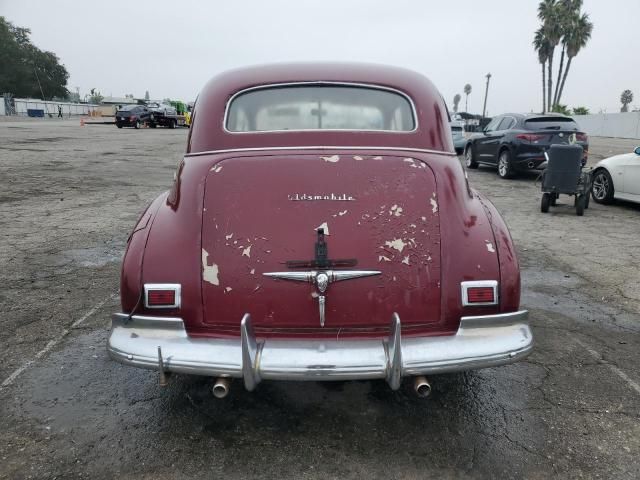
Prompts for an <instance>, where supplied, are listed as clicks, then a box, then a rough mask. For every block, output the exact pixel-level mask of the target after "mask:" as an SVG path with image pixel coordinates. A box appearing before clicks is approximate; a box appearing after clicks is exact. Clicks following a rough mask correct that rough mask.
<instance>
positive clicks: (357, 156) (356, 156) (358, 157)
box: [353, 155, 364, 160]
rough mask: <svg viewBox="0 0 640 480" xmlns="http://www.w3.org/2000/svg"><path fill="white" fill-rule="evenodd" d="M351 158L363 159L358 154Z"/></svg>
mask: <svg viewBox="0 0 640 480" xmlns="http://www.w3.org/2000/svg"><path fill="white" fill-rule="evenodd" d="M353 159H354V160H364V158H362V157H361V156H360V155H354V156H353Z"/></svg>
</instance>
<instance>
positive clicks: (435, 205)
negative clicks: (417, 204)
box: [429, 193, 438, 213]
mask: <svg viewBox="0 0 640 480" xmlns="http://www.w3.org/2000/svg"><path fill="white" fill-rule="evenodd" d="M433 195H434V196H433V197H431V199H430V200H429V201H430V202H431V211H432V212H433V213H438V202H437V201H436V199H435V198H434V197H435V195H436V194H435V193H434V194H433Z"/></svg>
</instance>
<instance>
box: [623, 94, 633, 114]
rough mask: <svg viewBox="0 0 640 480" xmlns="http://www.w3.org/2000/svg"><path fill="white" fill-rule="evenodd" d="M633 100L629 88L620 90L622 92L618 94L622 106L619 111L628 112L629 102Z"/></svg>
mask: <svg viewBox="0 0 640 480" xmlns="http://www.w3.org/2000/svg"><path fill="white" fill-rule="evenodd" d="M631 102H633V92H631V90H628V89H627V90H625V91H623V92H622V94H621V95H620V103H622V108H621V109H620V111H621V112H628V111H629V106H628V105H629V104H630V103H631Z"/></svg>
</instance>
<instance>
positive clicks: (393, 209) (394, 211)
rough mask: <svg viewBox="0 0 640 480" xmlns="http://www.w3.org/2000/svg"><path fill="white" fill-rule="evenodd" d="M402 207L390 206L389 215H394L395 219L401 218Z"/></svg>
mask: <svg viewBox="0 0 640 480" xmlns="http://www.w3.org/2000/svg"><path fill="white" fill-rule="evenodd" d="M402 210H403V209H402V207H400V206H398V205H392V206H391V209H390V210H389V215H395V216H396V217H400V216H402Z"/></svg>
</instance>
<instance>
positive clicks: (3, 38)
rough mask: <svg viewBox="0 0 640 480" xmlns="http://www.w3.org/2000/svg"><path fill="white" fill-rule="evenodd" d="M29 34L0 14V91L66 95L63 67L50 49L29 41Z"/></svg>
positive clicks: (35, 95) (21, 94) (26, 30)
mask: <svg viewBox="0 0 640 480" xmlns="http://www.w3.org/2000/svg"><path fill="white" fill-rule="evenodd" d="M30 34H31V31H30V30H29V29H27V28H20V27H16V26H14V25H13V24H12V23H11V22H8V21H7V20H6V19H5V18H4V17H0V65H1V66H2V67H1V68H0V92H10V93H13V94H14V95H15V96H17V97H36V98H40V97H41V96H43V97H44V98H45V99H51V98H53V97H59V98H65V97H67V96H68V95H69V91H68V90H67V80H68V78H69V73H68V72H67V69H66V68H65V67H64V65H61V64H60V59H59V58H58V57H57V56H56V55H55V54H54V53H52V52H46V51H43V50H40V49H39V48H37V47H36V46H35V45H33V44H32V43H31V40H30V39H29V35H30Z"/></svg>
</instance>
